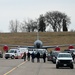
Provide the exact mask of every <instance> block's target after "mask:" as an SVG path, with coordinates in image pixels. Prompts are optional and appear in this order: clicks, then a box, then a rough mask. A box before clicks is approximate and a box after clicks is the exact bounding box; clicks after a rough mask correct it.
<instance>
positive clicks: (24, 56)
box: [23, 52, 26, 61]
mask: <svg viewBox="0 0 75 75" xmlns="http://www.w3.org/2000/svg"><path fill="white" fill-rule="evenodd" d="M23 58H24V61H26V52H24V55H23Z"/></svg>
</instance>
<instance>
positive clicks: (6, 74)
mask: <svg viewBox="0 0 75 75" xmlns="http://www.w3.org/2000/svg"><path fill="white" fill-rule="evenodd" d="M24 63H25V62H22V63H21V64H19V65H18V66H16V67H14V68H13V69H11V70H10V71H8V72H6V73H5V74H4V75H8V74H9V73H11V72H12V71H14V70H15V69H17V68H18V67H20V66H21V65H23V64H24Z"/></svg>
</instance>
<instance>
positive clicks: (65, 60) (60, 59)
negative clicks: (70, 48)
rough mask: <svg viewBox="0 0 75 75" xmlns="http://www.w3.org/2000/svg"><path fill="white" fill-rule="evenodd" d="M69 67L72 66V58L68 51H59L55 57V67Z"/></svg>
mask: <svg viewBox="0 0 75 75" xmlns="http://www.w3.org/2000/svg"><path fill="white" fill-rule="evenodd" d="M59 67H70V68H71V69H73V68H74V63H73V58H72V55H71V54H70V53H59V54H58V56H57V59H56V68H57V69H58V68H59Z"/></svg>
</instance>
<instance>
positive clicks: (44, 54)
mask: <svg viewBox="0 0 75 75" xmlns="http://www.w3.org/2000/svg"><path fill="white" fill-rule="evenodd" d="M43 61H44V63H45V62H46V53H45V52H44V53H43Z"/></svg>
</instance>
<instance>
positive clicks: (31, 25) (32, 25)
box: [9, 11, 71, 32]
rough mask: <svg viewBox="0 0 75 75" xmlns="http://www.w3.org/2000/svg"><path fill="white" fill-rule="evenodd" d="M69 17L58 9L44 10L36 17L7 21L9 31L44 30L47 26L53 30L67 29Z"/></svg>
mask: <svg viewBox="0 0 75 75" xmlns="http://www.w3.org/2000/svg"><path fill="white" fill-rule="evenodd" d="M70 23H71V21H70V17H68V16H67V15H66V14H65V13H62V12H59V11H52V12H46V13H45V14H44V15H43V14H41V15H40V16H39V18H38V19H35V20H32V19H28V20H27V21H26V20H24V21H23V22H19V21H18V20H15V21H14V20H11V21H10V22H9V29H10V32H35V31H40V32H45V31H46V28H47V27H49V28H50V29H51V30H52V31H54V32H61V31H68V27H69V25H70Z"/></svg>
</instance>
